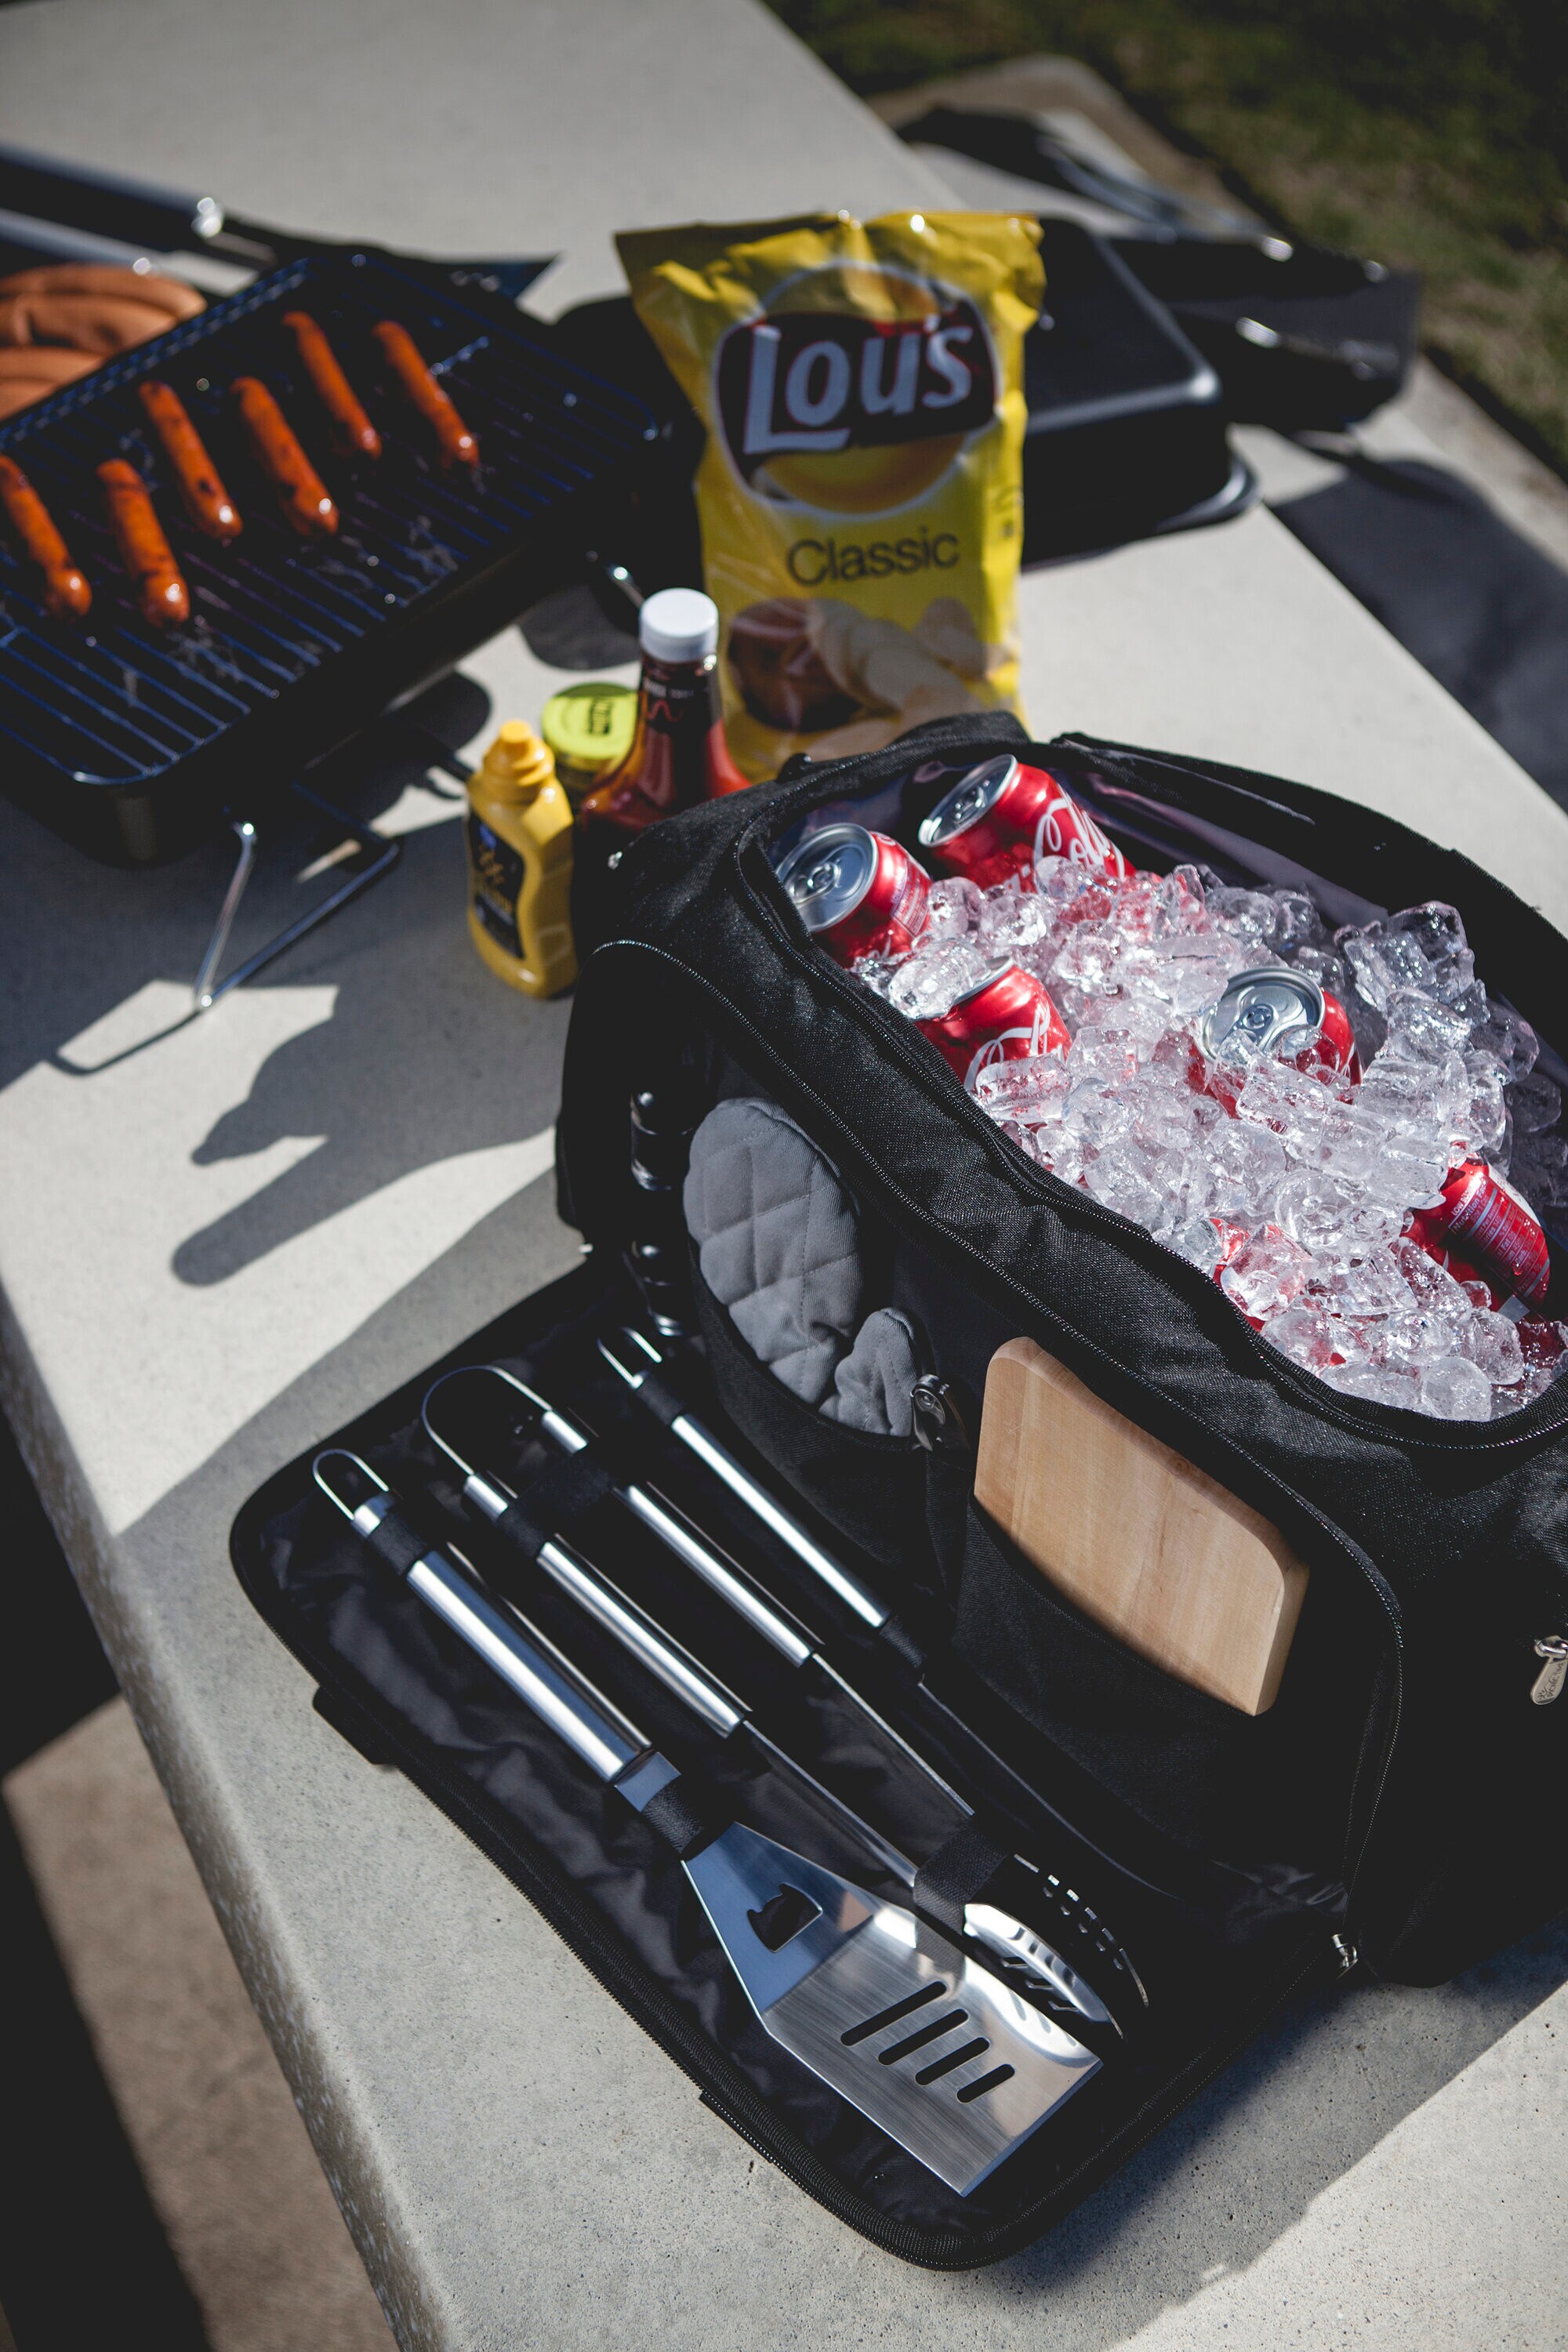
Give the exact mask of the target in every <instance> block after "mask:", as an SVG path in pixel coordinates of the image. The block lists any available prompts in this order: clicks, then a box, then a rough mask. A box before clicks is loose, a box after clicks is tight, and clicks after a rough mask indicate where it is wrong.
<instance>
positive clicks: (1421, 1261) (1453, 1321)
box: [1391, 1240, 1475, 1338]
mask: <svg viewBox="0 0 1568 2352" xmlns="http://www.w3.org/2000/svg"><path fill="white" fill-rule="evenodd" d="M1391 1255H1392V1256H1393V1259H1394V1265H1396V1266H1397V1267H1398V1269H1399V1273H1400V1278H1401V1279H1402V1281H1403V1282H1404V1284H1405V1288H1406V1289H1407V1290H1408V1291H1409V1293H1410V1295H1411V1297H1413V1298H1414V1299H1415V1303H1416V1305H1417V1307H1420V1309H1421V1311H1422V1313H1423V1314H1425V1315H1429V1316H1431V1317H1433V1318H1435V1319H1436V1321H1437V1322H1439V1323H1442V1324H1443V1325H1445V1326H1446V1327H1447V1329H1448V1330H1449V1331H1451V1332H1452V1333H1453V1334H1454V1335H1455V1336H1456V1338H1457V1337H1458V1336H1459V1335H1460V1334H1461V1333H1464V1332H1467V1331H1468V1329H1469V1327H1470V1325H1471V1323H1472V1322H1473V1320H1474V1319H1475V1308H1474V1307H1472V1306H1471V1304H1470V1302H1469V1300H1468V1297H1466V1296H1465V1292H1464V1288H1463V1286H1462V1285H1461V1284H1459V1283H1458V1282H1456V1281H1455V1279H1454V1277H1453V1276H1452V1275H1451V1274H1450V1273H1449V1272H1448V1269H1447V1266H1446V1265H1438V1263H1437V1261H1436V1258H1435V1257H1429V1256H1428V1255H1427V1254H1426V1251H1425V1250H1424V1249H1423V1248H1422V1247H1421V1245H1420V1244H1419V1243H1418V1242H1413V1241H1407V1240H1401V1241H1396V1242H1395V1243H1394V1245H1393V1249H1392V1252H1391Z"/></svg>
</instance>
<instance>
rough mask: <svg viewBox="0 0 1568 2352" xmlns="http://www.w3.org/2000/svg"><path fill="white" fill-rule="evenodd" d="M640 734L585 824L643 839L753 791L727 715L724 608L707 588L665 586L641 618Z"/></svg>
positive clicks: (583, 815) (601, 787)
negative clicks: (683, 813)
mask: <svg viewBox="0 0 1568 2352" xmlns="http://www.w3.org/2000/svg"><path fill="white" fill-rule="evenodd" d="M637 642H638V644H639V645H640V646H641V647H642V684H641V687H640V688H639V690H638V697H637V732H636V734H635V735H634V736H633V737H632V742H631V749H630V750H629V751H627V753H626V757H625V759H624V760H621V761H618V762H617V764H616V766H615V767H614V768H612V769H611V771H610V772H609V774H608V775H607V776H605V778H604V780H603V782H600V783H598V784H596V785H595V788H594V790H593V791H592V792H591V793H589V794H588V796H587V798H586V800H584V803H583V805H582V808H581V809H580V811H579V812H578V814H579V819H580V822H581V823H582V824H584V825H592V826H595V827H597V826H599V825H608V826H613V827H614V828H616V830H617V831H619V832H620V833H622V834H625V835H633V834H638V833H641V832H642V831H643V830H644V828H645V827H646V826H647V825H650V824H658V820H659V819H660V817H666V816H673V815H675V814H676V812H677V811H678V810H679V809H684V808H691V807H694V806H695V804H696V803H698V802H699V801H710V800H717V799H718V798H719V796H720V794H721V793H738V792H742V791H744V789H745V784H746V779H745V777H744V776H742V773H741V772H740V770H739V768H737V767H736V765H735V763H734V761H732V760H731V757H730V748H729V745H728V744H727V743H726V742H725V740H724V721H723V719H722V718H721V715H720V709H719V679H718V667H719V608H718V606H717V605H716V604H714V602H713V599H712V598H711V596H705V595H703V593H702V592H701V590H700V588H661V589H659V590H658V593H657V594H655V595H652V596H649V597H648V598H647V601H646V602H645V604H644V605H643V607H642V610H641V612H640V613H639V614H638V615H637Z"/></svg>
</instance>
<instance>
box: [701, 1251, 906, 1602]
mask: <svg viewBox="0 0 1568 2352" xmlns="http://www.w3.org/2000/svg"><path fill="white" fill-rule="evenodd" d="M692 1290H693V1294H694V1299H695V1304H696V1308H697V1318H698V1323H699V1326H700V1330H701V1333H702V1340H703V1346H704V1349H705V1351H706V1354H707V1359H708V1364H709V1369H710V1373H711V1375H712V1379H713V1384H714V1387H715V1389H716V1391H718V1394H719V1395H720V1396H721V1398H722V1400H723V1406H724V1411H725V1412H726V1414H727V1415H728V1417H729V1419H730V1421H731V1423H733V1424H734V1426H735V1428H736V1429H737V1430H739V1431H740V1433H741V1434H742V1436H743V1437H744V1438H745V1439H746V1440H747V1442H748V1443H749V1444H751V1445H752V1446H753V1447H754V1448H755V1449H756V1452H757V1454H758V1455H759V1456H760V1457H761V1459H762V1460H763V1463H765V1464H768V1465H771V1466H772V1468H773V1471H774V1472H775V1473H779V1474H782V1475H783V1477H784V1483H785V1485H786V1486H789V1487H790V1488H791V1489H792V1491H793V1492H794V1493H795V1495H796V1496H798V1497H799V1498H800V1500H801V1501H802V1502H803V1503H805V1504H806V1505H807V1506H808V1507H810V1508H811V1509H812V1510H814V1511H819V1512H820V1513H821V1515H822V1517H824V1518H825V1519H826V1520H827V1521H828V1523H829V1524H830V1526H832V1527H833V1528H837V1531H838V1533H839V1534H840V1535H842V1536H846V1537H847V1538H848V1539H849V1541H850V1542H851V1543H854V1544H857V1545H858V1546H859V1547H860V1549H862V1550H863V1551H864V1552H865V1553H866V1554H867V1556H868V1559H873V1560H875V1561H876V1562H877V1563H878V1564H879V1566H880V1567H882V1568H884V1569H886V1570H887V1571H888V1573H889V1581H890V1582H891V1583H892V1584H893V1586H894V1587H895V1589H896V1588H898V1587H900V1586H901V1587H903V1588H905V1589H906V1590H908V1589H910V1588H914V1589H916V1590H921V1589H924V1588H926V1587H927V1586H929V1584H930V1583H931V1580H932V1576H933V1573H934V1571H933V1570H932V1568H931V1563H930V1559H929V1552H930V1547H929V1542H928V1539H927V1535H926V1527H925V1458H924V1456H923V1454H921V1451H920V1449H919V1448H918V1446H917V1445H916V1444H915V1441H914V1438H913V1436H912V1435H911V1436H909V1437H876V1436H872V1435H870V1434H868V1433H867V1432H866V1431H865V1430H860V1429H845V1428H843V1427H842V1426H840V1424H839V1423H837V1422H833V1421H829V1420H827V1419H826V1418H825V1416H824V1415H823V1414H822V1413H821V1412H817V1411H815V1410H814V1409H813V1408H812V1407H811V1406H809V1405H806V1404H803V1403H802V1402H801V1401H800V1399H799V1398H798V1397H796V1396H793V1395H792V1394H791V1393H790V1391H789V1390H788V1389H786V1388H785V1387H784V1385H783V1383H782V1382H781V1381H779V1380H778V1379H777V1378H776V1377H775V1376H774V1375H773V1372H771V1371H770V1370H768V1368H767V1366H766V1365H764V1364H761V1363H759V1362H758V1360H757V1359H756V1357H755V1356H754V1355H753V1354H752V1351H751V1349H749V1348H748V1347H747V1345H746V1343H745V1341H744V1340H743V1339H742V1337H741V1335H740V1333H739V1332H738V1331H737V1330H736V1328H735V1326H734V1323H733V1322H732V1320H731V1318H730V1316H729V1315H727V1314H726V1312H725V1310H724V1309H723V1307H721V1306H720V1304H719V1302H718V1300H717V1299H716V1298H715V1297H713V1295H712V1293H711V1292H710V1290H709V1288H708V1286H707V1284H706V1283H705V1282H704V1281H703V1279H702V1276H701V1275H700V1273H699V1272H698V1271H697V1270H696V1269H695V1268H693V1271H692Z"/></svg>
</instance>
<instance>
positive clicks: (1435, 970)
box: [1386, 898, 1476, 1001]
mask: <svg viewBox="0 0 1568 2352" xmlns="http://www.w3.org/2000/svg"><path fill="white" fill-rule="evenodd" d="M1386 935H1387V938H1388V939H1389V940H1394V939H1407V940H1413V941H1414V942H1415V946H1416V948H1417V949H1418V950H1419V951H1420V953H1421V955H1422V956H1423V957H1424V958H1425V960H1426V967H1427V970H1428V971H1429V973H1430V975H1431V978H1430V981H1429V982H1428V985H1429V986H1430V987H1431V988H1432V989H1433V990H1434V991H1435V992H1436V994H1437V995H1439V996H1443V997H1447V998H1448V999H1449V1000H1450V1001H1452V1000H1454V999H1455V998H1457V997H1458V996H1460V995H1462V994H1463V992H1465V990H1466V989H1468V987H1469V986H1470V984H1471V982H1473V980H1474V978H1475V971H1476V960H1475V957H1474V956H1473V955H1472V954H1471V953H1470V948H1469V942H1468V940H1467V939H1466V937H1465V927H1464V924H1463V923H1462V922H1461V921H1460V919H1459V916H1458V910H1457V909H1456V908H1453V907H1446V906H1444V905H1443V903H1442V902H1441V900H1439V899H1436V898H1434V899H1430V900H1428V902H1427V903H1426V906H1424V907H1406V908H1405V909H1404V910H1403V912H1402V913H1400V914H1397V915H1391V916H1390V917H1389V919H1388V925H1387V934H1386Z"/></svg>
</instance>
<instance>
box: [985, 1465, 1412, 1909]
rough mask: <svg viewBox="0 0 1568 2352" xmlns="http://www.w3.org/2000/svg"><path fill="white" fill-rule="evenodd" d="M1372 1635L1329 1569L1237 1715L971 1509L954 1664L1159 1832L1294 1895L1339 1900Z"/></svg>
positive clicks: (1361, 1608) (1372, 1686) (1367, 1710)
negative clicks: (1263, 1867)
mask: <svg viewBox="0 0 1568 2352" xmlns="http://www.w3.org/2000/svg"><path fill="white" fill-rule="evenodd" d="M1383 1633H1384V1629H1383V1628H1382V1627H1380V1625H1379V1624H1378V1622H1377V1620H1376V1617H1375V1615H1374V1614H1373V1612H1370V1611H1369V1610H1368V1609H1367V1607H1366V1605H1365V1603H1364V1599H1363V1596H1362V1595H1361V1594H1360V1593H1359V1592H1357V1591H1354V1590H1353V1588H1352V1589H1349V1590H1346V1589H1341V1590H1338V1591H1336V1589H1335V1579H1334V1575H1333V1572H1332V1569H1331V1567H1330V1566H1325V1567H1324V1568H1323V1569H1322V1570H1321V1572H1320V1573H1319V1574H1318V1576H1317V1578H1316V1580H1315V1583H1314V1586H1313V1590H1312V1592H1311V1594H1310V1600H1309V1603H1308V1606H1307V1608H1306V1610H1304V1611H1303V1613H1302V1620H1301V1625H1300V1631H1299V1633H1298V1635H1297V1640H1296V1643H1295V1645H1294V1646H1293V1648H1292V1652H1291V1657H1290V1662H1289V1666H1288V1667H1287V1670H1286V1675H1285V1680H1284V1684H1283V1685H1282V1687H1281V1690H1280V1694H1279V1698H1278V1699H1277V1700H1276V1702H1275V1704H1274V1706H1272V1707H1270V1708H1269V1709H1268V1712H1267V1713H1265V1714H1263V1715H1259V1716H1248V1715H1244V1714H1242V1713H1240V1712H1239V1711H1238V1710H1237V1708H1235V1707H1233V1706H1226V1704H1225V1703H1224V1702H1223V1701H1222V1700H1219V1699H1215V1698H1211V1697H1209V1696H1208V1695H1207V1694H1206V1693H1205V1692H1204V1691H1200V1690H1194V1689H1193V1688H1191V1687H1190V1685H1187V1684H1186V1683H1184V1682H1181V1681H1178V1680H1177V1678H1176V1677H1175V1676H1174V1675H1170V1674H1167V1673H1165V1672H1163V1670H1162V1669H1161V1668H1160V1667H1158V1666H1155V1665H1152V1664H1149V1663H1148V1662H1147V1661H1146V1660H1145V1659H1143V1658H1141V1657H1140V1656H1138V1655H1137V1654H1136V1653H1135V1652H1134V1651H1132V1650H1131V1649H1130V1648H1129V1647H1128V1646H1127V1644H1126V1643H1123V1642H1120V1641H1118V1640H1117V1639H1116V1638H1115V1637H1114V1636H1113V1635H1111V1634H1110V1633H1105V1632H1104V1631H1103V1630H1102V1629H1101V1628H1100V1626H1098V1625H1096V1624H1094V1623H1093V1622H1090V1620H1089V1618H1087V1617H1085V1616H1084V1615H1083V1614H1082V1613H1081V1612H1080V1611H1079V1610H1077V1609H1075V1608H1074V1607H1073V1606H1072V1604H1071V1603H1070V1602H1069V1601H1066V1600H1064V1599H1062V1598H1061V1597H1060V1596H1059V1595H1058V1593H1056V1592H1054V1591H1052V1589H1051V1586H1050V1585H1049V1583H1048V1582H1047V1580H1046V1579H1045V1578H1044V1577H1043V1576H1042V1575H1041V1573H1040V1571H1039V1570H1037V1568H1035V1567H1033V1566H1032V1565H1031V1563H1030V1562H1029V1561H1028V1560H1026V1559H1024V1558H1023V1556H1022V1555H1021V1554H1020V1552H1019V1551H1018V1550H1017V1549H1016V1546H1015V1545H1013V1544H1011V1543H1009V1542H1008V1540H1007V1538H1006V1537H1005V1535H1004V1534H1003V1533H1002V1531H1001V1529H1000V1528H997V1527H996V1526H995V1525H994V1522H993V1521H992V1520H990V1519H989V1518H988V1517H986V1515H985V1513H984V1511H982V1510H981V1509H980V1508H979V1507H978V1506H976V1505H974V1504H971V1506H970V1510H969V1524H968V1529H967V1539H966V1543H965V1549H964V1562H963V1587H962V1591H961V1592H960V1595H959V1602H958V1611H957V1617H956V1622H955V1624H954V1629H953V1647H954V1651H955V1653H956V1654H957V1655H958V1656H959V1657H960V1658H961V1659H963V1662H964V1664H966V1665H968V1666H970V1667H972V1668H973V1671H974V1672H975V1673H976V1674H977V1675H979V1676H980V1677H981V1679H982V1680H983V1681H984V1683H985V1685H987V1687H988V1688H989V1689H991V1690H993V1691H994V1692H995V1693H996V1695H997V1696H998V1697H1000V1698H1003V1699H1005V1701H1006V1702H1007V1704H1008V1706H1010V1707H1012V1708H1014V1709H1015V1710H1016V1713H1017V1714H1018V1715H1019V1716H1020V1717H1023V1719H1024V1720H1025V1721H1026V1723H1029V1724H1031V1725H1032V1726H1033V1727H1035V1729H1036V1730H1037V1731H1039V1732H1041V1733H1043V1734H1044V1736H1045V1737H1046V1738H1047V1740H1048V1741H1049V1742H1050V1743H1051V1745H1052V1747H1053V1748H1057V1749H1058V1750H1059V1751H1060V1752H1061V1753H1062V1754H1063V1755H1064V1756H1066V1757H1068V1758H1069V1759H1071V1761H1072V1762H1073V1763H1074V1764H1075V1765H1077V1766H1078V1767H1079V1769H1081V1770H1082V1771H1084V1772H1085V1773H1087V1774H1088V1775H1089V1777H1090V1778H1091V1779H1092V1780H1094V1782H1095V1783H1096V1785H1097V1786H1100V1787H1102V1788H1105V1789H1108V1790H1112V1791H1113V1792H1114V1793H1115V1794H1116V1795H1117V1796H1118V1797H1120V1798H1121V1800H1122V1801H1124V1802H1125V1803H1126V1804H1127V1805H1129V1806H1130V1807H1131V1809H1132V1810H1133V1811H1136V1812H1137V1813H1139V1814H1140V1815H1141V1816H1142V1818H1143V1819H1144V1820H1146V1821H1148V1822H1151V1823H1152V1825H1153V1826H1154V1827H1155V1828H1157V1829H1159V1830H1160V1831H1161V1832H1163V1834H1164V1835H1166V1836H1168V1837H1171V1838H1173V1839H1174V1840H1176V1841H1177V1842H1178V1843H1180V1844H1181V1845H1183V1846H1185V1847H1188V1848H1190V1849H1191V1850H1193V1851H1194V1852H1195V1853H1203V1854H1206V1855H1210V1856H1213V1857H1214V1858H1215V1859H1219V1860H1224V1861H1226V1862H1228V1863H1232V1864H1237V1865H1239V1866H1242V1867H1247V1868H1253V1867H1257V1866H1258V1865H1259V1864H1265V1863H1272V1864H1279V1865H1285V1866H1287V1868H1288V1870H1289V1874H1292V1875H1294V1876H1295V1877H1296V1878H1297V1879H1298V1880H1299V1882H1300V1884H1299V1887H1298V1892H1299V1894H1300V1898H1301V1899H1302V1900H1303V1901H1309V1902H1314V1903H1320V1904H1321V1903H1323V1902H1325V1901H1327V1902H1331V1903H1332V1902H1339V1903H1342V1901H1343V1892H1342V1890H1343V1884H1344V1878H1345V1875H1346V1869H1347V1847H1346V1841H1347V1836H1348V1835H1349V1833H1350V1831H1351V1827H1352V1801H1353V1795H1354V1790H1355V1781H1356V1775H1357V1771H1358V1769H1359V1766H1360V1761H1361V1754H1362V1748H1363V1743H1364V1740H1365V1738H1366V1731H1367V1727H1368V1724H1369V1723H1370V1722H1371V1721H1373V1717H1374V1713H1375V1704H1376V1679H1377V1677H1376V1662H1377V1654H1378V1649H1379V1645H1380V1642H1381V1640H1382V1638H1383Z"/></svg>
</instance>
